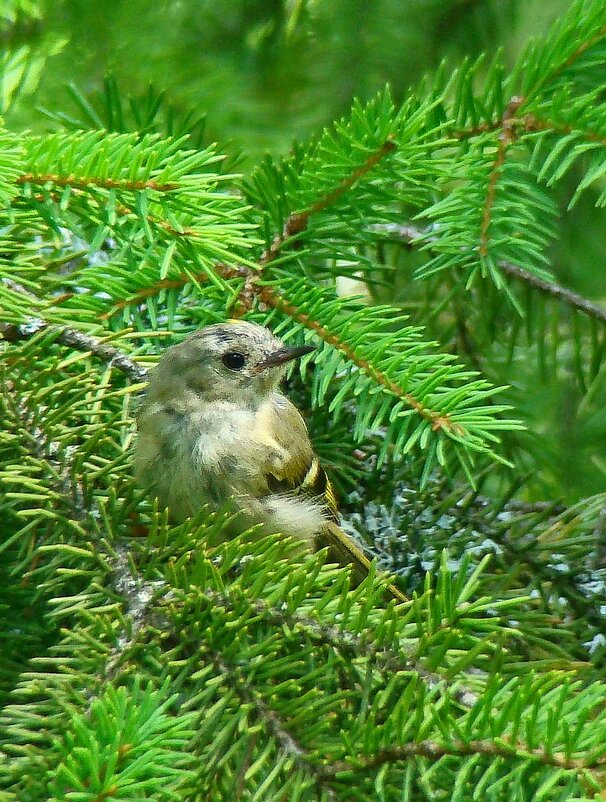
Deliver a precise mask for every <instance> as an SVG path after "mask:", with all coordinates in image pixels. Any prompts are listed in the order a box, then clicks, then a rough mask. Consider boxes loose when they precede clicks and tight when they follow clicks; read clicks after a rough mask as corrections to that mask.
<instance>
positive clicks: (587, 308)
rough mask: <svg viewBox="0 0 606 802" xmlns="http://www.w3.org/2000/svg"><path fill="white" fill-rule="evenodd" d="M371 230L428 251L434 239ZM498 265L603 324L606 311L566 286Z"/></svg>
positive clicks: (410, 228) (387, 228)
mask: <svg viewBox="0 0 606 802" xmlns="http://www.w3.org/2000/svg"><path fill="white" fill-rule="evenodd" d="M373 231H376V232H377V233H384V234H385V235H386V236H387V238H389V239H392V240H395V241H398V242H401V243H403V244H404V245H405V246H408V247H410V248H414V247H417V246H418V247H421V246H423V245H424V244H426V243H430V245H429V247H430V248H431V242H432V241H435V240H436V239H437V237H436V236H435V235H433V234H432V233H431V229H423V228H419V227H417V226H414V225H412V224H408V223H403V224H399V223H386V224H384V225H376V226H373ZM498 266H499V268H500V269H501V270H502V271H503V272H504V273H506V274H507V275H509V276H512V277H513V278H516V279H518V280H519V281H521V282H523V283H524V284H527V285H528V286H530V287H533V288H534V289H537V290H539V291H540V292H542V293H543V294H544V295H547V296H550V297H552V298H557V299H558V300H560V301H562V302H563V303H565V304H566V305H567V306H570V307H571V308H572V309H578V310H579V312H583V313H584V314H586V315H587V316H588V317H591V318H593V319H595V320H598V321H599V322H600V323H606V308H604V307H603V306H600V304H596V303H595V302H594V301H590V300H589V299H588V298H585V297H584V296H582V295H580V294H579V293H576V292H574V291H573V290H570V289H568V288H567V287H563V286H562V285H561V284H557V283H556V282H555V281H547V280H546V279H544V278H541V277H540V276H537V275H535V274H534V273H531V272H530V271H529V270H525V269H524V268H523V267H520V266H519V265H514V264H512V263H511V262H504V261H500V262H498Z"/></svg>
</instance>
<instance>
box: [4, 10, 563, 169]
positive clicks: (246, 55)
mask: <svg viewBox="0 0 606 802" xmlns="http://www.w3.org/2000/svg"><path fill="white" fill-rule="evenodd" d="M3 4H4V5H7V8H9V9H12V10H13V13H12V14H8V13H6V12H5V15H4V19H5V24H4V28H5V33H4V36H3V39H4V47H5V55H4V58H5V59H7V58H9V59H10V58H11V56H13V57H14V56H15V55H18V51H19V48H21V47H22V46H24V47H25V48H27V49H28V50H29V53H21V62H20V63H21V66H22V67H24V74H23V75H19V74H18V73H19V59H17V60H16V62H15V65H14V66H15V71H14V74H13V76H12V77H9V78H8V79H5V86H4V87H3V105H4V111H3V113H4V114H5V116H6V118H7V122H8V123H9V125H10V126H11V127H31V128H34V129H39V128H40V127H43V126H44V124H45V123H44V119H43V117H41V116H40V115H39V114H38V113H37V112H36V107H47V108H51V109H55V110H56V109H57V108H62V109H63V108H64V107H65V106H66V99H67V98H66V93H65V89H64V87H65V83H66V82H68V81H69V82H73V83H75V84H76V85H77V86H78V87H79V88H80V90H82V91H83V92H85V93H86V92H88V91H91V90H94V89H96V88H99V87H100V86H101V85H102V81H103V79H104V77H105V75H106V74H107V73H111V74H113V75H114V76H115V77H116V79H117V80H118V83H119V85H120V87H121V89H122V91H123V92H125V93H127V92H132V93H134V94H135V95H139V94H141V93H143V92H144V91H145V90H146V89H147V88H148V86H149V85H150V84H151V85H153V87H154V88H155V89H156V90H166V92H167V94H168V96H169V98H170V100H171V102H172V103H173V104H174V106H175V110H176V111H179V110H183V111H186V110H187V111H189V110H190V109H191V108H192V107H194V108H198V109H199V110H200V112H201V113H204V114H206V115H207V118H208V132H209V135H210V137H211V138H213V139H216V140H219V141H220V142H222V143H224V142H225V141H226V140H230V141H232V142H233V144H234V147H236V148H239V149H241V150H242V151H243V152H245V153H246V154H248V155H249V156H251V157H252V159H254V158H256V157H258V156H259V155H260V154H262V153H263V152H264V151H266V150H270V151H272V152H274V153H275V152H284V151H287V150H288V148H289V146H290V144H291V142H292V140H293V139H294V138H296V139H301V138H306V137H308V136H309V135H311V134H313V133H314V132H316V131H318V129H319V128H321V127H322V126H323V125H325V124H327V123H330V122H331V121H332V120H334V119H335V118H336V117H339V116H341V115H342V114H346V113H347V111H348V110H349V108H350V105H351V101H352V98H353V97H358V98H361V99H362V100H364V99H366V98H369V97H371V96H372V95H373V94H374V93H375V92H376V91H378V90H380V89H382V88H383V87H384V86H385V84H386V83H389V84H390V85H391V87H392V90H393V93H394V97H395V98H396V100H400V99H401V98H402V97H403V96H404V95H405V93H406V91H407V89H408V88H409V87H411V86H414V85H415V84H417V82H418V81H419V79H420V78H421V77H422V76H423V75H424V74H426V73H429V74H430V73H431V72H432V71H433V70H435V69H436V68H437V67H438V66H439V64H440V63H441V62H443V61H445V62H446V64H447V65H450V66H451V67H454V66H456V65H458V64H459V63H460V62H461V60H462V59H463V58H465V57H467V56H469V57H472V58H473V57H476V56H478V55H479V54H480V53H482V52H486V53H487V54H489V55H493V54H494V53H495V52H496V51H497V50H498V49H501V48H502V49H503V52H504V59H505V62H506V63H507V64H512V63H513V62H514V61H515V59H516V57H517V55H518V53H519V50H520V48H521V47H523V46H524V44H525V43H526V41H527V40H528V38H529V36H531V35H535V34H536V35H540V34H541V32H542V31H544V30H546V29H547V28H548V27H549V24H550V22H551V21H552V20H553V19H554V18H555V17H557V16H558V14H559V13H561V11H562V10H566V9H567V8H568V6H569V0H406V1H405V2H403V0H377V2H368V1H367V0H309V1H308V2H305V0H230V2H227V3H216V2H209V1H208V0H177V1H176V2H175V1H174V0H173V2H166V1H165V2H156V3H149V2H144V1H143V0H116V1H115V2H103V1H102V0H101V2H99V0H68V1H67V2H61V0H54V2H48V3H46V4H45V3H37V2H35V0H21V1H20V2H9V3H3ZM20 81H25V82H26V83H27V92H26V93H22V94H21V95H20V98H19V99H18V101H17V102H16V103H15V104H14V105H11V85H12V86H16V85H17V84H18V83H19V82H20Z"/></svg>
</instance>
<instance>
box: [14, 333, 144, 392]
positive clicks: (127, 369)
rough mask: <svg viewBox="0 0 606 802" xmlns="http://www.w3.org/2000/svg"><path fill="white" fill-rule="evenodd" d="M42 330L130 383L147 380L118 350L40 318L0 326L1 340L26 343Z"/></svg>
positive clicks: (94, 338) (131, 360)
mask: <svg viewBox="0 0 606 802" xmlns="http://www.w3.org/2000/svg"><path fill="white" fill-rule="evenodd" d="M41 331H46V332H48V334H49V335H51V336H53V337H54V338H55V341H56V342H59V343H61V344H62V345H66V346H68V347H69V348H75V349H76V350H77V351H84V352H86V351H89V352H90V353H91V354H93V355H94V356H96V357H98V358H99V359H101V360H102V361H103V362H106V363H107V364H108V365H110V366H112V367H115V368H117V369H118V370H120V371H122V373H124V374H125V375H126V376H128V378H129V379H130V380H131V381H132V382H137V383H138V382H143V381H145V380H146V378H147V370H146V369H145V368H144V367H143V366H142V365H140V364H139V363H138V362H136V361H135V360H134V359H131V357H129V356H127V355H126V354H124V353H123V352H122V351H120V350H119V349H118V348H116V347H115V346H113V345H108V344H107V343H104V342H103V341H102V340H100V339H98V338H97V337H91V335H90V334H84V333H83V332H81V331H78V330H77V329H72V328H69V326H57V325H54V324H50V323H47V322H46V321H45V320H40V319H36V320H34V321H31V322H30V323H24V324H21V325H18V324H15V323H0V340H7V341H8V342H19V341H20V340H29V339H30V338H31V337H33V336H34V335H35V334H38V333H39V332H41Z"/></svg>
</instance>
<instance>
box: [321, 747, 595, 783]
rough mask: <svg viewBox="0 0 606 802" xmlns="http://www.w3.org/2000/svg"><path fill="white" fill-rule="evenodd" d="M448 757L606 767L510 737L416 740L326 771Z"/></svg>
mask: <svg viewBox="0 0 606 802" xmlns="http://www.w3.org/2000/svg"><path fill="white" fill-rule="evenodd" d="M448 755H451V756H454V757H467V756H470V755H486V756H488V757H493V758H494V757H500V758H505V759H510V760H511V759H518V760H530V761H534V762H537V763H541V764H542V765H545V766H555V767H556V768H559V769H565V770H569V771H574V772H590V771H591V770H592V769H596V768H598V767H602V766H605V765H606V758H605V757H597V758H595V759H594V760H593V761H591V762H587V761H584V760H582V759H577V758H569V757H566V755H565V754H563V753H562V752H548V751H547V750H545V749H532V748H530V747H529V746H528V745H527V744H524V743H522V742H517V743H515V744H514V743H511V744H510V743H508V742H507V740H506V738H499V739H498V740H497V739H495V740H488V739H483V740H472V741H460V740H453V741H450V742H448V743H438V742H437V741H431V740H426V741H416V742H412V743H407V744H402V745H401V746H394V747H392V748H389V749H382V750H380V751H378V752H376V753H375V754H373V755H369V756H366V755H362V756H360V757H358V758H356V760H355V761H351V762H350V761H338V762H336V763H332V764H329V765H327V766H325V767H324V768H323V770H322V771H323V774H324V775H325V776H326V777H327V778H335V777H336V776H337V775H338V774H344V773H354V774H355V773H360V772H364V771H368V770H371V769H375V768H379V767H380V766H383V765H385V764H386V763H399V762H401V761H403V760H410V759H411V758H414V757H424V758H427V759H429V760H432V761H437V760H440V758H442V757H446V756H448Z"/></svg>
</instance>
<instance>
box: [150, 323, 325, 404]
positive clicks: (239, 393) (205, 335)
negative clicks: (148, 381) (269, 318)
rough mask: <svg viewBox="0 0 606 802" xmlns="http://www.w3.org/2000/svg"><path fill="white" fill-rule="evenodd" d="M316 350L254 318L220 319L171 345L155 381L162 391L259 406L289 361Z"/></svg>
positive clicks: (157, 371)
mask: <svg viewBox="0 0 606 802" xmlns="http://www.w3.org/2000/svg"><path fill="white" fill-rule="evenodd" d="M313 350H314V349H313V347H312V346H308V345H302V346H298V347H289V346H286V345H285V344H284V343H283V342H282V340H280V339H278V338H277V337H275V336H274V335H273V334H272V333H271V331H269V329H266V328H264V327H263V326H258V325H256V324H255V323H248V322H247V321H244V320H238V321H234V322H231V323H217V324H214V325H212V326H206V327H205V328H203V329H200V330H199V331H196V332H194V334H192V335H190V336H189V337H188V338H187V339H185V340H184V341H183V342H182V343H179V344H178V345H173V346H172V347H171V348H169V349H168V350H167V351H166V353H165V354H164V356H163V357H162V359H161V360H160V362H159V364H158V367H157V369H156V371H155V374H154V376H153V378H152V385H151V386H153V387H154V389H155V390H156V392H158V391H160V393H161V394H163V395H164V394H173V393H178V392H179V390H180V389H181V390H183V391H185V392H187V391H190V392H194V393H196V395H198V396H199V397H200V398H201V400H207V401H214V400H225V401H227V400H229V401H233V400H237V401H239V402H241V403H242V404H245V405H256V404H258V403H260V402H261V401H262V400H263V399H264V398H265V397H266V396H267V395H268V394H269V393H271V392H273V391H274V390H275V389H276V388H277V386H278V385H279V383H280V381H281V379H282V377H283V376H284V373H285V371H286V368H287V365H288V363H289V362H290V361H292V360H293V359H298V358H299V357H301V356H304V355H305V354H308V353H310V352H311V351H313Z"/></svg>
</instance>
